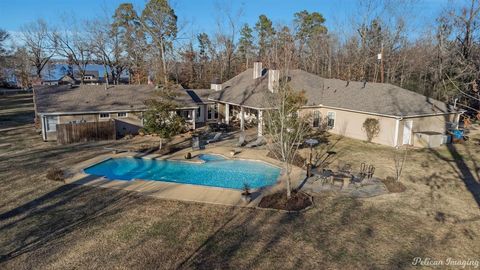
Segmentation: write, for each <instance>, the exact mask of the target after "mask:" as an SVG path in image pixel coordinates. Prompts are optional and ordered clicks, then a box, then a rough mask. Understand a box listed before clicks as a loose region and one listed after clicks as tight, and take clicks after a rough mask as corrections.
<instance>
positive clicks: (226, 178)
mask: <svg viewBox="0 0 480 270" xmlns="http://www.w3.org/2000/svg"><path fill="white" fill-rule="evenodd" d="M199 158H200V159H201V160H202V161H203V162H202V163H200V162H197V163H195V162H184V161H175V160H156V159H146V158H133V157H121V158H110V159H107V160H105V161H103V162H100V163H97V164H95V165H93V166H90V167H88V168H86V169H85V170H84V172H85V173H87V174H92V175H97V176H103V177H106V178H108V179H112V180H113V179H115V180H126V181H129V180H133V179H142V180H151V181H165V182H174V183H182V184H193V185H202V186H213V187H222V188H232V189H243V188H244V186H245V184H246V185H248V186H249V187H250V188H252V189H256V188H261V187H265V186H270V185H273V184H275V183H276V182H277V178H278V176H279V175H280V169H279V168H278V167H275V166H272V165H269V164H267V163H263V162H259V161H250V160H230V159H226V158H224V157H222V156H220V155H206V154H204V155H200V156H199Z"/></svg>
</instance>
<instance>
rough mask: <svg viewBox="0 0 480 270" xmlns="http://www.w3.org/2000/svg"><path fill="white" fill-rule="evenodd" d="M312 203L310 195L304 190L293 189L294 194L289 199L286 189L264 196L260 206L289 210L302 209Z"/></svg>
mask: <svg viewBox="0 0 480 270" xmlns="http://www.w3.org/2000/svg"><path fill="white" fill-rule="evenodd" d="M310 205H312V200H311V198H310V196H308V195H307V194H305V193H303V192H295V191H292V196H291V197H290V199H289V200H287V193H286V191H285V190H283V191H280V192H277V193H274V194H271V195H267V196H264V197H263V198H262V200H261V201H260V203H259V204H258V207H261V208H273V209H280V210H288V211H300V210H302V209H305V208H307V207H309V206H310Z"/></svg>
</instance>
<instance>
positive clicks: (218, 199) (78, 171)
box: [66, 145, 306, 207]
mask: <svg viewBox="0 0 480 270" xmlns="http://www.w3.org/2000/svg"><path fill="white" fill-rule="evenodd" d="M231 150H233V148H232V147H224V146H214V145H209V146H207V148H206V149H202V150H197V151H192V150H191V149H183V150H180V151H178V152H175V153H174V154H172V155H163V156H161V155H158V154H147V155H144V154H142V153H134V152H124V153H118V154H115V153H113V152H112V153H110V154H103V155H99V156H97V157H95V158H92V159H89V160H86V161H84V162H81V163H78V164H76V165H75V166H73V167H72V168H70V169H69V170H67V171H66V174H67V178H66V183H72V184H79V185H89V186H95V187H102V188H113V189H122V190H128V191H135V192H140V193H142V194H145V195H147V196H152V197H155V198H160V199H168V200H179V201H190V202H199V203H211V204H221V205H231V206H249V207H256V206H257V205H258V203H259V202H260V200H261V198H262V196H264V195H265V194H271V193H273V192H275V191H278V190H281V189H283V188H284V185H285V181H284V180H285V178H286V175H285V173H284V172H283V170H282V172H281V174H280V176H279V179H278V182H277V184H275V185H273V186H269V187H265V188H262V189H260V190H253V191H252V198H253V200H252V201H251V202H249V203H246V202H244V201H243V200H242V197H241V193H242V191H241V190H235V189H227V188H221V187H208V186H201V185H192V184H179V183H171V182H162V181H148V180H137V179H135V180H131V181H125V180H109V179H106V178H103V177H99V176H94V175H89V174H86V173H84V171H83V170H84V169H85V168H87V167H89V166H92V165H95V164H97V163H99V162H101V161H104V160H106V159H109V158H112V157H115V158H118V157H141V158H150V159H170V160H183V161H185V158H184V156H185V154H186V153H187V152H190V153H191V154H192V156H193V157H196V156H198V155H200V154H219V155H223V156H225V157H226V158H228V159H234V160H235V159H247V160H255V161H263V162H267V163H269V164H272V165H275V166H278V167H281V165H282V164H281V163H280V162H279V161H278V160H275V159H272V158H269V157H267V151H266V150H259V149H247V148H238V150H240V152H239V153H237V154H236V155H235V156H233V157H231V154H230V152H231ZM305 176H306V172H305V171H304V170H302V169H300V168H296V167H294V168H293V170H292V174H291V179H292V186H293V187H296V186H298V185H299V184H300V182H301V181H302V180H304V179H305Z"/></svg>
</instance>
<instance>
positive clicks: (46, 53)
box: [21, 19, 58, 78]
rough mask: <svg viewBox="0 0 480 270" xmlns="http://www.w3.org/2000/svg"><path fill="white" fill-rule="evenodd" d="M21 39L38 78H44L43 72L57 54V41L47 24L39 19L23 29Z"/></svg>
mask: <svg viewBox="0 0 480 270" xmlns="http://www.w3.org/2000/svg"><path fill="white" fill-rule="evenodd" d="M21 39H22V40H23V42H24V46H25V49H26V51H27V53H28V59H29V61H30V62H31V63H32V65H33V66H34V67H35V73H36V75H37V78H42V70H43V69H44V68H45V66H46V65H47V64H48V62H49V61H50V59H51V58H52V57H53V56H54V55H55V53H56V52H57V47H58V46H57V45H58V42H57V39H56V38H55V35H53V34H52V32H51V29H49V27H48V25H47V23H46V22H45V21H44V20H42V19H39V20H37V21H35V22H32V23H30V24H27V25H25V26H23V27H22V28H21Z"/></svg>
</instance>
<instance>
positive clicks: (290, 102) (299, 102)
mask: <svg viewBox="0 0 480 270" xmlns="http://www.w3.org/2000/svg"><path fill="white" fill-rule="evenodd" d="M285 74H286V72H285ZM287 76H288V75H285V77H287ZM283 81H284V82H286V81H287V80H283ZM276 88H277V89H276V90H275V91H274V93H269V94H268V96H267V97H266V98H265V99H266V100H268V102H267V104H268V107H269V108H274V109H269V110H267V111H265V113H266V117H265V130H266V137H267V147H268V149H269V150H270V152H271V153H272V154H273V155H274V156H275V158H276V159H278V160H280V161H281V162H282V164H283V169H284V171H285V173H286V188H287V194H286V195H287V199H289V198H290V197H291V192H292V187H291V173H292V167H293V166H294V165H293V163H294V161H295V159H296V158H298V156H297V155H298V149H299V146H300V145H301V144H302V143H303V141H304V138H305V136H306V135H307V134H308V132H309V130H310V125H309V118H310V117H309V115H308V114H306V113H303V114H300V113H299V111H300V109H301V107H302V106H303V105H305V103H306V98H305V96H304V94H303V92H299V91H295V90H294V89H292V88H290V86H289V85H288V84H286V83H280V84H279V85H278V87H276Z"/></svg>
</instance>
